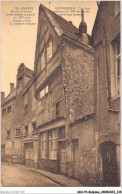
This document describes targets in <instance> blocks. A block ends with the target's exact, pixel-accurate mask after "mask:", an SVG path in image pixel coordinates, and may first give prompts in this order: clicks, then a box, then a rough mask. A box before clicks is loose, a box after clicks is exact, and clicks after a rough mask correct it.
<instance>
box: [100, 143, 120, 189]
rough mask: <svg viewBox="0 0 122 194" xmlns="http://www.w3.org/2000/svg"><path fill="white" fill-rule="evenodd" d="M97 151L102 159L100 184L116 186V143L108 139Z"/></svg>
mask: <svg viewBox="0 0 122 194" xmlns="http://www.w3.org/2000/svg"><path fill="white" fill-rule="evenodd" d="M99 152H100V155H101V161H102V168H101V171H102V179H103V180H102V186H111V187H112V186H118V185H119V183H118V169H117V154H116V145H115V144H114V143H113V142H110V141H107V142H103V143H102V144H101V145H100V147H99Z"/></svg>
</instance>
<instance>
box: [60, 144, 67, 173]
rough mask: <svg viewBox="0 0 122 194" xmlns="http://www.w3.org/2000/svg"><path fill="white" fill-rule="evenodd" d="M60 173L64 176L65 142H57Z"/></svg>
mask: <svg viewBox="0 0 122 194" xmlns="http://www.w3.org/2000/svg"><path fill="white" fill-rule="evenodd" d="M59 150H60V172H61V173H63V174H66V142H65V141H63V142H59Z"/></svg>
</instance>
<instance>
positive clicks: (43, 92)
mask: <svg viewBox="0 0 122 194" xmlns="http://www.w3.org/2000/svg"><path fill="white" fill-rule="evenodd" d="M46 94H48V86H46V87H45V88H44V89H43V90H41V92H40V99H41V98H43V97H44V96H45V95H46Z"/></svg>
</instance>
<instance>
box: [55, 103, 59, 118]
mask: <svg viewBox="0 0 122 194" xmlns="http://www.w3.org/2000/svg"><path fill="white" fill-rule="evenodd" d="M57 117H59V102H57V103H56V118H57Z"/></svg>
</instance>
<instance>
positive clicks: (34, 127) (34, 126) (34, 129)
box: [32, 122, 37, 132]
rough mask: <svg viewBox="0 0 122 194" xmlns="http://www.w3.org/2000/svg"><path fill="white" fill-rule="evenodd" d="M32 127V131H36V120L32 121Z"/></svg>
mask: <svg viewBox="0 0 122 194" xmlns="http://www.w3.org/2000/svg"><path fill="white" fill-rule="evenodd" d="M32 127H33V132H36V131H37V130H36V122H34V123H32Z"/></svg>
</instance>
